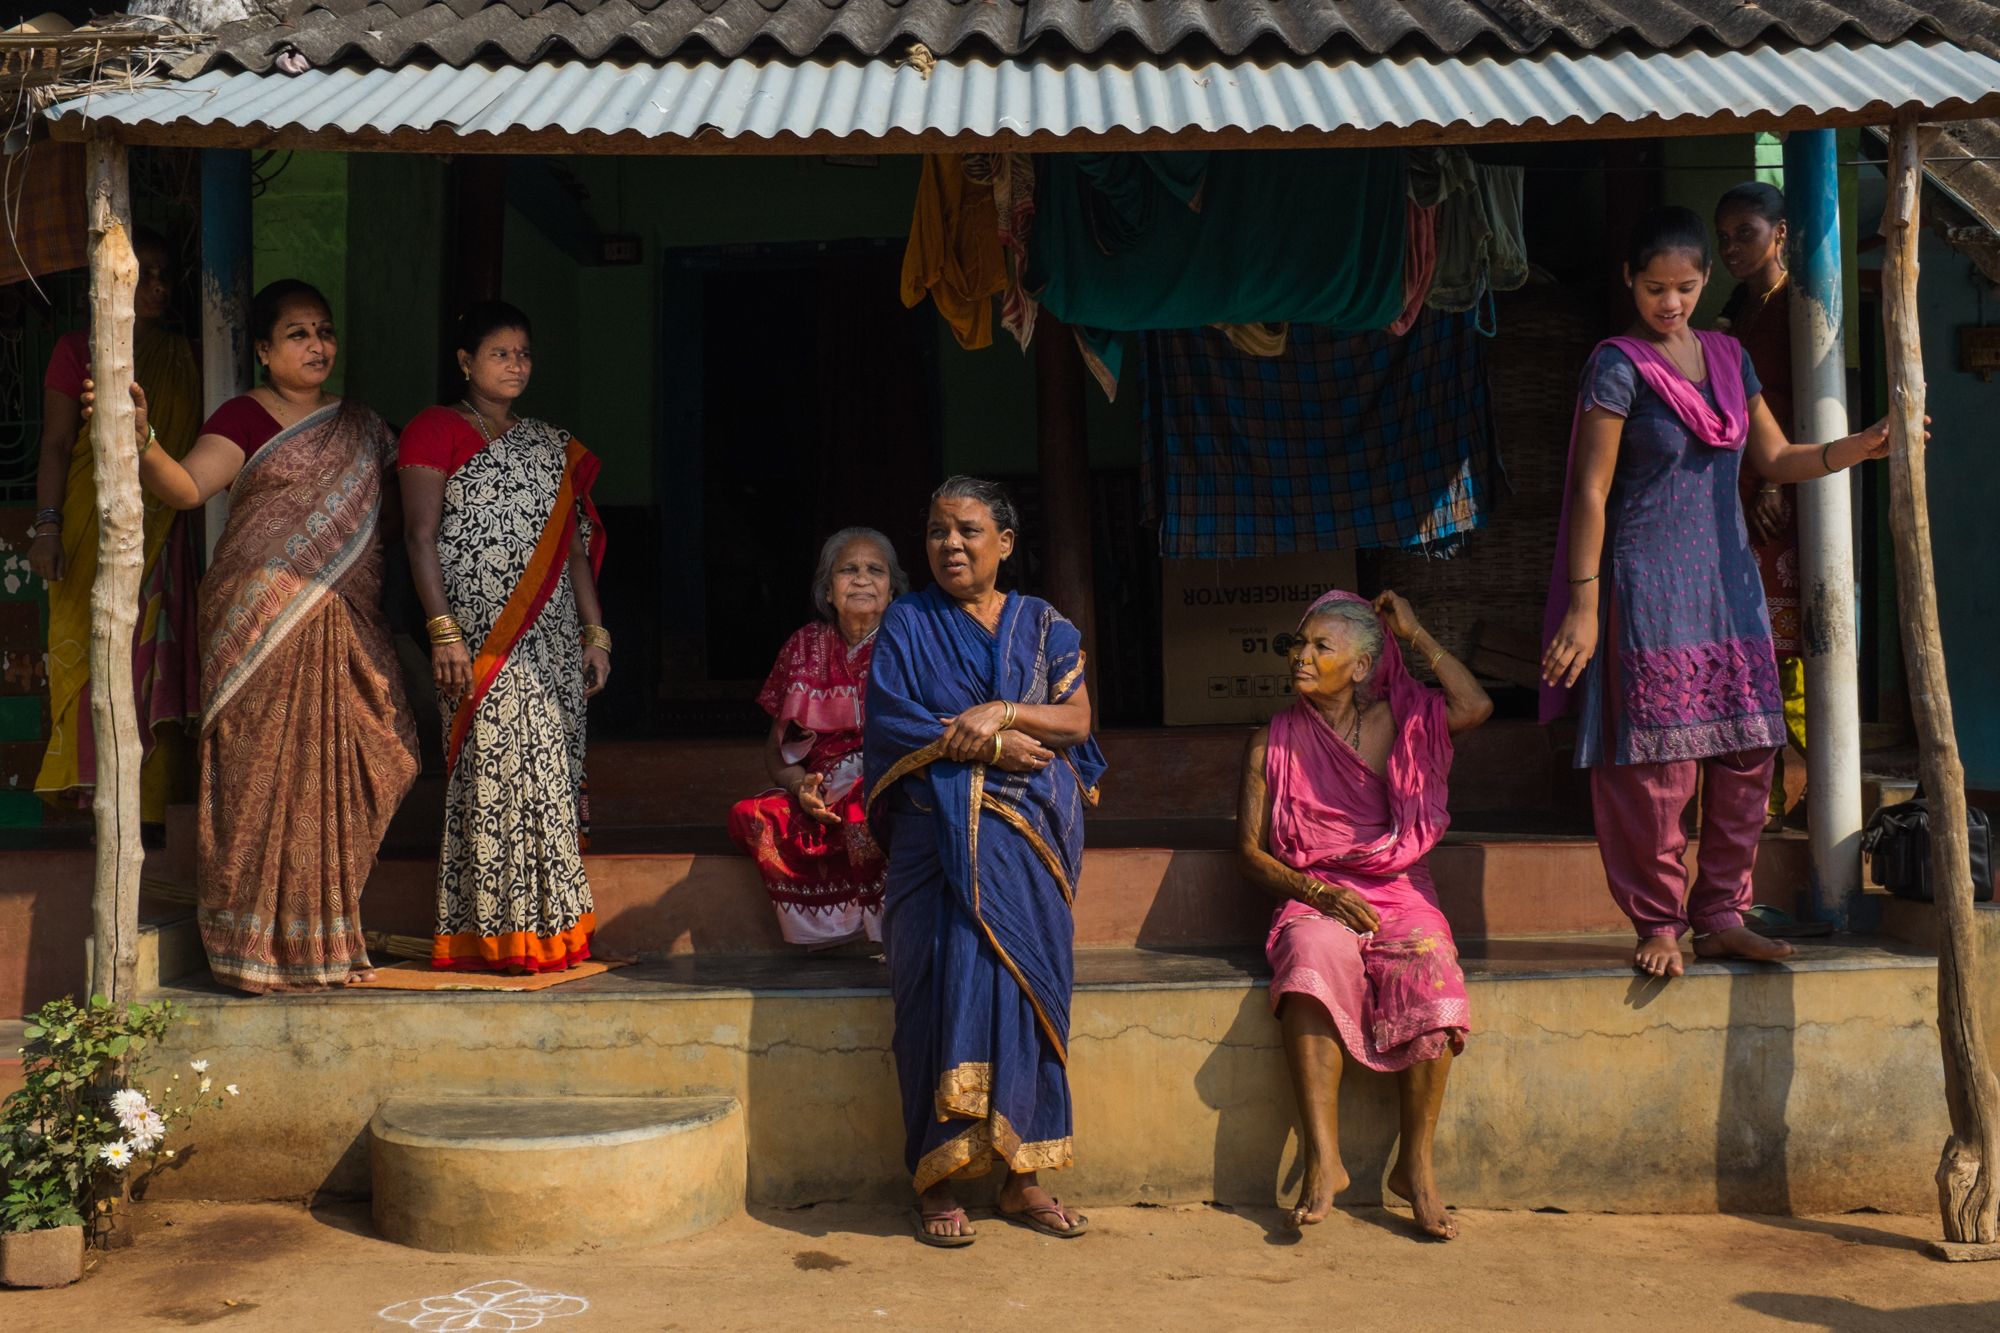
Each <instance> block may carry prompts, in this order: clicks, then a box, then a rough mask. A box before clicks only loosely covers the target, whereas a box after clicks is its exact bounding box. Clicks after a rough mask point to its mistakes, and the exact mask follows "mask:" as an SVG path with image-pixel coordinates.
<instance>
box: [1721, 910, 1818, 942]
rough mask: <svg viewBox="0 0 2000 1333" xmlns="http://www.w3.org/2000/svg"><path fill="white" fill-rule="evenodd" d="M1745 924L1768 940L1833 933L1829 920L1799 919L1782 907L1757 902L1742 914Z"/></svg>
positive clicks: (1812, 937)
mask: <svg viewBox="0 0 2000 1333" xmlns="http://www.w3.org/2000/svg"><path fill="white" fill-rule="evenodd" d="M1743 917H1744V921H1745V923H1746V924H1747V925H1750V926H1752V927H1753V928H1755V930H1756V931H1757V933H1758V934H1759V935H1762V936H1763V937H1764V938H1765V939H1769V940H1810V939H1818V938H1819V937H1820V936H1822V935H1831V934H1833V922H1831V921H1801V920H1799V919H1798V918H1797V917H1795V916H1793V915H1792V914H1791V913H1790V912H1787V911H1786V910H1785V909H1784V908H1782V907H1772V906H1769V905H1768V904H1765V903H1758V904H1757V905H1756V906H1755V907H1752V908H1751V909H1750V910H1749V911H1747V912H1745V913H1744V914H1743Z"/></svg>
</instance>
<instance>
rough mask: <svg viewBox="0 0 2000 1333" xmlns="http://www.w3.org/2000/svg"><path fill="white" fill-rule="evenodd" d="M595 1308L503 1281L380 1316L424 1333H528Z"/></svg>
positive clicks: (400, 1307) (576, 1299) (392, 1309)
mask: <svg viewBox="0 0 2000 1333" xmlns="http://www.w3.org/2000/svg"><path fill="white" fill-rule="evenodd" d="M589 1308H590V1302H589V1301H587V1300H585V1299H584V1298H583V1297H581V1296H566V1295H564V1294H563V1293H562V1292H559V1291H538V1290H536V1289H535V1288H534V1287H530V1286H527V1285H525V1284H523V1283H520V1282H512V1281H508V1280H506V1279H501V1280H499V1281H494V1282H481V1283H479V1284H478V1285H477V1286H471V1287H466V1288H465V1289H464V1290H462V1291H454V1292H452V1293H451V1294H450V1295H449V1296H425V1297H424V1298H422V1299H421V1300H414V1301H404V1302H402V1303H401V1304H399V1305H391V1306H389V1307H388V1308H387V1309H384V1310H381V1311H378V1313H379V1314H380V1316H381V1317H382V1318H383V1319H386V1320H388V1321H389V1322H390V1323H392V1324H408V1325H409V1326H410V1327H411V1328H414V1329H417V1330H419V1333H475V1331H477V1333H484V1331H485V1330H489V1329H494V1330H499V1333H524V1330H526V1329H531V1328H539V1327H540V1326H541V1324H542V1322H543V1321H544V1320H548V1319H561V1318H563V1317H564V1316H566V1315H573V1314H582V1313H583V1312H584V1311H585V1310H588V1309H589Z"/></svg>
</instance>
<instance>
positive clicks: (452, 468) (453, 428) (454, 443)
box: [396, 407, 486, 477]
mask: <svg viewBox="0 0 2000 1333" xmlns="http://www.w3.org/2000/svg"><path fill="white" fill-rule="evenodd" d="M485 447H486V438H485V437H484V436H482V435H481V434H480V433H479V432H478V431H477V430H474V429H473V426H472V423H471V422H469V421H467V420H466V419H465V418H464V417H462V416H460V415H459V414H458V413H456V412H454V411H452V410H451V409H450V408H448V407H427V408H425V409H424V410H423V411H421V412H419V413H417V415H416V417H415V418H414V419H413V420H411V422H410V424H409V425H407V426H405V427H403V435H402V438H401V439H400V440H398V441H397V444H396V466H397V467H399V468H405V467H427V468H430V469H432V470H433V471H436V472H442V473H444V474H445V476H447V477H449V476H450V475H451V474H452V473H454V472H456V471H458V470H459V469H460V468H462V467H464V466H465V465H466V464H467V463H469V462H471V461H472V460H473V458H475V457H476V456H477V455H478V453H479V451H480V450H481V449H484V448H485Z"/></svg>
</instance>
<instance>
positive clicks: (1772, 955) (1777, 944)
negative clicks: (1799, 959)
mask: <svg viewBox="0 0 2000 1333" xmlns="http://www.w3.org/2000/svg"><path fill="white" fill-rule="evenodd" d="M1694 951H1695V953H1696V954H1697V955H1698V956H1700V957H1702V958H1748V959H1749V960H1750V961H1751V962H1753V963H1775V962H1777V961H1778V960H1779V959H1780V958H1790V957H1791V956H1792V955H1793V954H1794V953H1796V952H1797V950H1795V949H1793V948H1792V946H1791V945H1789V944H1787V943H1785V941H1783V940H1771V939H1765V938H1764V937H1763V936H1762V935H1759V934H1758V933H1757V932H1756V931H1754V930H1752V929H1750V927H1748V926H1737V927H1736V928H1735V929H1733V930H1718V931H1716V932H1715V933H1714V934H1713V935H1703V936H1702V937H1701V938H1699V939H1697V940H1696V941H1695V942H1694Z"/></svg>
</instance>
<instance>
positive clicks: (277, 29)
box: [198, 0, 2000, 72]
mask: <svg viewBox="0 0 2000 1333" xmlns="http://www.w3.org/2000/svg"><path fill="white" fill-rule="evenodd" d="M263 5H264V8H263V10H262V11H261V12H259V13H258V14H256V15H255V16H254V17H252V18H250V19H248V20H245V21H243V22H240V23H233V24H229V25H226V26H225V27H224V28H223V29H222V31H221V32H220V33H218V34H217V45H216V48H215V50H214V52H213V54H212V55H211V56H209V57H208V58H207V60H206V62H205V63H202V64H200V65H199V66H198V68H204V69H213V68H229V67H238V68H243V69H248V70H255V71H258V72H262V71H265V70H268V69H270V68H271V67H272V65H273V62H274V61H276V59H277V57H278V55H279V54H280V53H281V52H285V51H292V52H296V53H297V55H298V56H299V57H301V58H303V59H304V60H305V61H306V62H307V63H309V64H310V65H312V66H313V67H314V68H320V69H327V68H332V67H333V66H335V65H338V64H342V63H352V64H355V65H360V66H378V67H384V68H394V67H397V66H400V65H404V64H411V63H418V62H421V63H426V64H446V65H467V64H471V63H472V62H473V61H476V60H486V61H494V62H505V63H511V64H517V65H528V64H533V63H535V62H536V61H540V60H546V59H560V58H564V57H575V58H580V59H584V60H603V59H607V58H612V57H617V56H624V57H628V58H633V59H636V58H639V57H641V56H644V57H649V58H651V59H654V60H665V59H669V58H673V57H685V58H692V59H703V58H713V57H721V58H730V59H733V58H736V57H739V56H743V55H746V54H747V55H761V56H765V57H775V56H778V55H781V54H782V55H788V56H791V57H793V58H797V59H804V58H807V57H813V58H818V59H847V58H862V59H865V58H869V57H874V56H879V55H883V54H891V55H898V56H900V55H902V54H904V53H905V51H906V50H907V49H908V47H909V45H910V43H912V42H922V43H923V44H924V45H925V46H927V47H929V48H930V50H931V52H932V53H933V54H935V55H938V56H966V57H988V58H995V59H999V58H1007V57H1013V56H1023V55H1028V54H1031V53H1032V54H1034V55H1037V56H1041V57H1045V58H1060V57H1065V56H1068V57H1078V56H1098V55H1103V56H1111V57H1121V56H1132V57H1155V58H1157V57H1162V56H1167V55H1180V56H1183V57H1185V58H1188V59H1197V60H1198V59H1211V58H1226V57H1234V56H1243V55H1257V56H1268V57H1270V58H1274V59H1281V58H1285V57H1291V56H1309V55H1316V56H1322V57H1326V56H1362V55H1386V54H1389V53H1392V52H1408V53H1412V54H1418V53H1420V54H1426V55H1456V54H1458V53H1460V52H1463V51H1469V50H1475V49H1480V50H1486V51H1489V52H1491V53H1494V54H1500V53H1505V52H1511V53H1513V54H1516V55H1523V54H1528V53H1530V52H1537V51H1543V50H1566V51H1571V52H1582V51H1594V50H1599V49H1602V48H1604V47H1607V46H1610V45H1613V44H1617V43H1629V44H1630V45H1632V46H1634V47H1636V48H1648V47H1650V48H1652V49H1654V50H1661V51H1665V50H1671V49H1673V48H1675V47H1680V46H1683V45H1687V44H1691V43H1692V44H1706V45H1709V46H1711V47H1714V48H1716V49H1743V48H1745V47H1748V46H1751V45H1753V44H1755V43H1757V42H1760V41H1765V40H1771V41H1782V42H1787V43H1791V44H1795V45H1801V46H1820V45H1824V44H1826V43H1828V42H1832V41H1838V40H1865V41H1871V42H1894V41H1901V40H1903V39H1906V38H1909V37H1912V36H1935V37H1941V38H1943V39H1945V40H1947V41H1951V42H1955V43H1957V44H1958V45H1960V46H1968V47H1972V48H1974V49H1977V50H1984V51H1986V52H1987V53H1988V54H1990V55H2000V3H1995V2H1994V0H1839V2H1838V3H1836V2H1835V0H1760V2H1759V3H1754V4H1753V3H1746V0H1674V3H1662V0H263Z"/></svg>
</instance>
